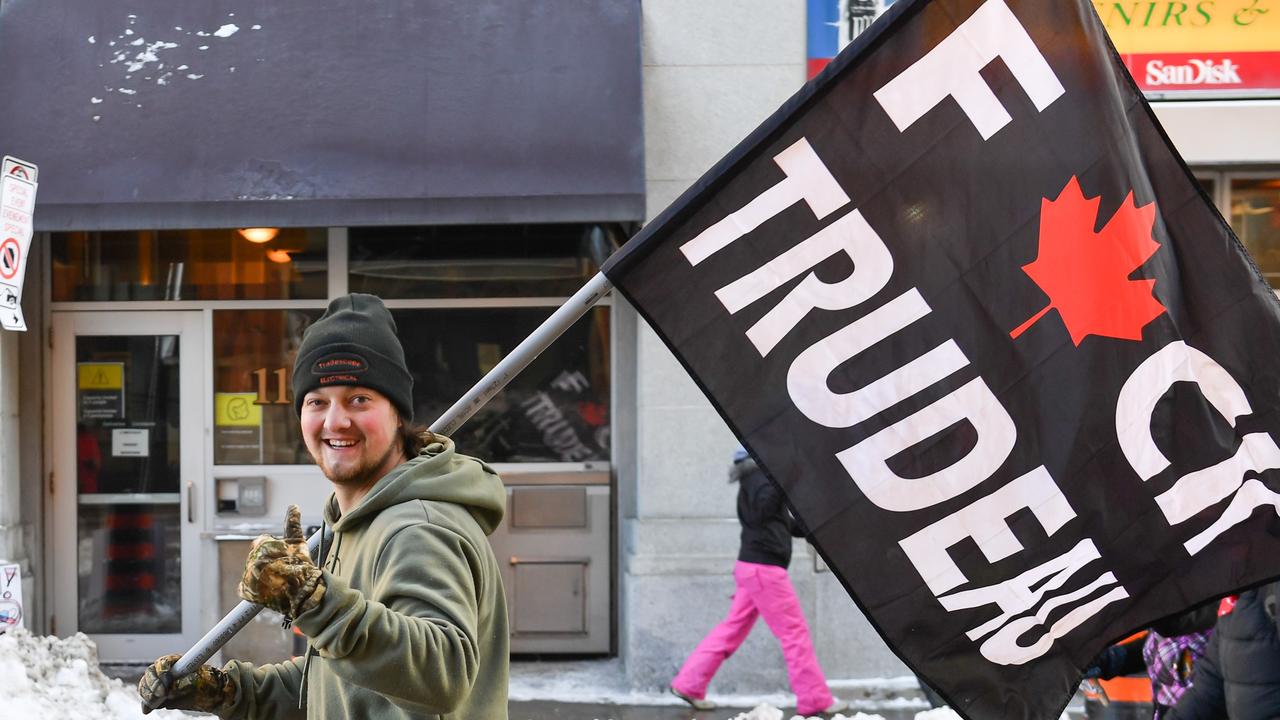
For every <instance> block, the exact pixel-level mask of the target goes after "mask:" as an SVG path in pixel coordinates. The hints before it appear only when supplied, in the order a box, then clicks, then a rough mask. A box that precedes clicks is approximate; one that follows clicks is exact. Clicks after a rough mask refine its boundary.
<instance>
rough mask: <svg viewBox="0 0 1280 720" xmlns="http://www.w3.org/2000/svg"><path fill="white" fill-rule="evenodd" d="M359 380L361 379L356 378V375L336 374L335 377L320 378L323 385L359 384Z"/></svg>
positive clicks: (325, 376)
mask: <svg viewBox="0 0 1280 720" xmlns="http://www.w3.org/2000/svg"><path fill="white" fill-rule="evenodd" d="M359 380H360V378H358V377H356V376H355V375H344V374H334V375H321V376H320V384H321V385H341V384H344V383H348V384H349V383H355V382H359Z"/></svg>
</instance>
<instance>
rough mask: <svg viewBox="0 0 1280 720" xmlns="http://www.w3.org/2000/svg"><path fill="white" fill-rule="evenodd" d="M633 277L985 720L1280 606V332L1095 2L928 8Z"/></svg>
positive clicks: (887, 622)
mask: <svg viewBox="0 0 1280 720" xmlns="http://www.w3.org/2000/svg"><path fill="white" fill-rule="evenodd" d="M604 272H605V273H606V274H607V275H608V277H609V279H610V280H611V281H612V282H613V283H614V285H615V286H616V287H618V288H619V289H620V290H621V291H622V292H623V293H624V294H625V295H626V296H627V298H628V299H629V300H630V301H631V302H632V303H633V304H634V305H635V306H636V307H637V308H638V309H639V311H640V312H641V314H643V316H644V317H645V318H646V319H647V320H648V321H649V323H650V324H651V325H652V327H653V328H654V329H655V330H656V331H657V332H658V334H659V335H660V336H661V337H662V339H663V340H664V341H665V342H666V343H667V345H668V346H669V347H670V348H671V349H672V351H673V352H674V353H675V354H676V355H677V357H678V358H679V359H680V361H681V362H682V363H683V364H684V366H685V368H687V369H688V371H689V372H690V373H691V374H692V375H693V377H694V378H695V379H696V380H697V382H698V383H699V384H700V386H701V387H702V388H703V390H704V391H705V392H706V393H707V395H708V397H710V399H711V401H712V402H713V403H714V404H715V405H716V407H717V409H718V410H719V411H720V413H721V414H722V415H723V417H724V418H725V420H726V421H727V422H728V423H729V425H730V426H731V427H732V429H733V430H734V431H735V432H736V433H737V435H738V437H739V438H741V439H742V440H743V442H744V443H745V445H746V446H747V448H748V449H749V450H750V451H751V453H752V454H753V455H754V456H755V457H756V458H757V459H758V460H759V461H760V463H761V465H762V466H763V467H764V468H765V469H766V472H767V473H768V474H769V476H770V477H771V478H772V480H773V481H774V482H776V483H777V484H778V485H779V486H780V487H781V488H782V489H783V490H784V491H785V493H786V496H787V499H788V501H789V503H790V504H791V506H792V508H793V509H794V510H795V512H796V513H797V515H799V517H800V518H801V519H802V520H803V521H804V523H805V524H806V525H807V526H808V527H809V528H810V529H811V530H812V533H813V534H812V538H811V539H812V540H813V541H814V543H815V545H816V546H817V548H818V549H819V552H820V553H821V554H822V556H823V558H824V559H825V560H826V562H827V563H828V565H829V566H830V567H831V568H832V570H833V571H834V573H835V574H836V576H837V577H838V578H839V579H840V581H841V582H842V583H843V585H844V587H845V588H846V589H847V590H848V592H849V594H850V596H851V597H852V598H853V599H854V600H855V601H856V602H857V604H858V605H859V607H861V609H862V610H863V611H864V612H865V613H866V615H867V616H868V618H869V619H870V620H871V622H872V623H873V624H874V625H875V627H876V628H877V630H878V631H879V632H880V633H881V635H882V636H883V637H884V638H885V640H886V641H887V642H888V643H889V644H890V645H891V646H892V647H893V649H894V650H895V651H896V652H897V653H898V654H899V655H900V656H901V657H902V659H903V660H905V661H906V662H907V663H908V664H909V665H910V666H911V667H912V668H913V669H915V670H916V671H918V672H919V673H920V674H922V675H923V676H924V677H925V678H926V679H927V680H928V681H929V682H930V683H931V684H933V685H934V686H935V687H937V688H938V689H939V690H940V691H941V692H942V694H943V695H944V696H945V697H946V698H947V699H948V700H949V701H950V702H951V704H952V706H953V707H954V708H955V709H957V710H958V711H960V713H961V714H963V715H964V716H966V717H970V718H983V719H984V720H986V719H987V718H1057V717H1058V715H1059V713H1060V712H1061V710H1062V709H1063V708H1064V707H1065V706H1066V704H1067V701H1068V699H1069V698H1070V697H1071V695H1072V693H1073V691H1074V690H1075V688H1076V684H1077V682H1078V681H1079V678H1080V674H1081V670H1082V668H1084V667H1086V666H1087V665H1088V664H1089V662H1090V660H1091V659H1092V658H1093V657H1094V656H1095V655H1096V654H1097V653H1098V652H1099V651H1100V650H1102V649H1103V648H1104V647H1105V645H1106V644H1107V643H1108V642H1109V641H1112V640H1115V639H1117V638H1120V637H1122V636H1124V635H1126V634H1127V633H1128V632H1129V631H1131V630H1132V629H1135V628H1140V627H1143V626H1144V625H1146V624H1149V623H1150V622H1152V621H1154V620H1156V619H1158V618H1161V617H1164V616H1168V615H1171V614H1174V613H1176V612H1178V611H1180V610H1182V609H1184V608H1187V607H1189V606H1192V605H1194V604H1197V603H1200V602H1204V601H1208V600H1211V599H1213V598H1215V597H1217V596H1220V595H1222V594H1224V593H1227V592H1230V591H1233V590H1235V589H1237V588H1242V587H1245V586H1249V585H1252V584H1257V583H1259V582H1262V581H1264V580H1267V579H1269V578H1272V577H1274V576H1276V575H1277V574H1280V521H1278V518H1277V507H1280V495H1277V493H1276V489H1280V472H1277V469H1278V468H1280V448H1278V447H1277V445H1276V440H1275V437H1276V433H1277V431H1280V417H1277V406H1278V405H1280V363H1278V362H1277V360H1276V358H1277V357H1280V305H1278V303H1277V300H1276V296H1275V295H1274V293H1273V292H1272V290H1271V288H1270V287H1268V286H1267V285H1266V283H1265V282H1264V281H1263V280H1262V278H1261V275H1260V273H1259V272H1258V270H1257V268H1256V267H1255V266H1254V265H1253V263H1252V261H1251V260H1250V259H1249V257H1248V256H1247V255H1246V253H1245V252H1244V250H1243V249H1242V247H1241V246H1240V243H1239V241H1238V240H1237V239H1236V238H1235V236H1234V235H1233V234H1232V233H1231V230H1230V229H1229V227H1228V226H1227V225H1226V224H1225V223H1224V221H1223V220H1222V218H1221V216H1220V215H1219V214H1218V213H1217V211H1216V210H1215V209H1214V207H1213V206H1212V204H1211V203H1210V202H1209V200H1208V198H1207V197H1206V196H1205V194H1204V192H1203V191H1202V190H1201V188H1200V187H1199V185H1198V184H1197V182H1196V180H1195V179H1194V178H1193V177H1192V175H1191V174H1190V172H1189V171H1188V170H1187V168H1186V166H1185V165H1184V164H1183V162H1182V161H1181V159H1180V158H1179V157H1178V155H1177V154H1176V153H1175V152H1174V150H1173V148H1172V147H1171V146H1170V143H1169V140H1168V138H1167V137H1166V136H1165V135H1164V132H1163V131H1162V130H1161V128H1160V127H1159V125H1158V124H1157V123H1156V121H1155V119H1154V117H1153V115H1152V112H1151V109H1150V107H1148V105H1147V104H1146V102H1145V100H1144V99H1143V97H1142V95H1141V94H1140V93H1139V92H1138V90H1137V89H1136V87H1135V86H1134V83H1133V82H1132V79H1131V78H1130V77H1129V75H1128V73H1127V72H1126V70H1125V69H1124V66H1123V65H1122V64H1121V62H1120V60H1119V58H1118V56H1117V55H1116V53H1115V51H1114V49H1113V48H1112V47H1111V45H1110V43H1109V41H1108V39H1107V37H1106V35H1105V31H1104V29H1103V27H1102V25H1101V23H1100V22H1099V21H1098V19H1097V17H1096V16H1095V13H1094V10H1093V8H1092V6H1091V4H1090V3H1089V2H1087V1H1086V0H1056V1H1055V2H1045V0H986V1H985V2H981V1H978V0H900V1H899V2H898V3H896V4H895V5H894V6H893V8H892V9H891V10H890V11H889V13H888V14H886V16H884V17H883V18H881V19H880V20H879V21H878V22H876V23H875V25H873V26H872V28H871V29H870V30H868V31H867V32H865V33H863V34H862V35H861V36H859V37H858V38H857V39H856V40H855V41H854V43H853V44H852V45H850V46H849V47H848V48H847V49H846V50H845V51H844V52H843V53H842V54H841V55H840V57H838V58H837V59H836V60H835V62H833V63H832V65H831V66H830V67H828V69H827V70H826V71H824V72H823V73H822V74H821V75H820V76H819V77H817V78H815V79H814V81H812V82H811V83H809V84H808V85H806V86H805V87H804V88H803V89H801V91H800V92H799V93H797V94H796V95H795V96H794V97H793V98H792V99H791V100H789V101H788V102H787V104H786V105H784V106H783V107H782V108H781V109H780V110H779V111H778V112H777V113H775V114H774V115H773V116H772V117H771V118H770V119H769V120H768V121H766V122H765V124H764V125H762V126H761V127H760V128H758V129H757V130H756V131H755V132H754V133H753V134H752V135H751V136H749V137H748V138H747V139H746V140H744V141H743V142H742V143H741V144H740V145H739V146H738V147H737V148H736V149H735V150H734V151H733V152H732V153H731V154H730V155H729V156H728V157H726V158H724V159H723V160H722V161H721V162H720V163H719V164H718V165H717V166H716V167H715V168H713V169H712V170H711V171H710V172H709V173H708V174H707V175H706V176H704V177H703V178H702V179H701V180H700V181H699V182H698V183H697V184H696V185H695V186H694V187H692V188H691V189H690V190H689V191H688V192H686V193H685V194H684V195H683V196H682V197H681V198H680V199H679V200H677V201H676V202H675V203H674V204H673V205H672V206H671V207H670V208H668V209H667V210H666V211H665V212H663V213H662V214H661V215H660V216H658V217H657V218H656V219H655V220H654V221H653V222H651V223H650V224H649V225H648V226H646V227H645V228H644V229H643V230H641V232H640V233H639V234H638V235H637V236H636V237H635V238H633V239H632V240H631V241H630V243H628V244H627V245H626V246H625V247H624V248H623V249H622V250H621V251H620V252H619V253H617V254H616V255H615V256H614V258H613V259H612V260H611V261H610V262H609V263H608V264H607V265H606V267H605V268H604Z"/></svg>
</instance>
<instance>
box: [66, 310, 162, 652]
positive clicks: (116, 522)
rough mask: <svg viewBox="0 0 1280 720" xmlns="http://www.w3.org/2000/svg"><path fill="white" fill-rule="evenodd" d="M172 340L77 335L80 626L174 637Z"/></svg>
mask: <svg viewBox="0 0 1280 720" xmlns="http://www.w3.org/2000/svg"><path fill="white" fill-rule="evenodd" d="M179 342H180V339H179V338H178V337H176V336H173V335H131V336H124V335H111V336H89V335H81V336H79V337H77V338H76V341H75V343H76V368H75V373H76V376H75V378H74V382H75V388H76V410H75V412H76V491H77V496H76V515H77V523H76V525H77V528H76V541H77V542H76V548H77V553H76V569H77V573H76V574H77V577H78V583H77V588H78V596H77V597H78V599H79V602H78V626H79V628H80V629H81V630H82V631H84V632H89V633H130V634H133V633H174V632H179V631H180V630H181V627H182V607H181V602H180V595H181V592H180V591H181V587H182V571H181V564H180V562H179V558H180V557H181V554H180V547H179V545H180V534H181V533H180V528H181V525H180V520H179V509H180V502H181V499H180V496H179V494H178V492H179V484H180V480H181V476H180V471H179V461H180V458H181V456H182V448H181V446H180V439H181V432H179V427H178V421H179V418H180V417H181V407H180V405H179V388H178V377H179V367H178V358H179Z"/></svg>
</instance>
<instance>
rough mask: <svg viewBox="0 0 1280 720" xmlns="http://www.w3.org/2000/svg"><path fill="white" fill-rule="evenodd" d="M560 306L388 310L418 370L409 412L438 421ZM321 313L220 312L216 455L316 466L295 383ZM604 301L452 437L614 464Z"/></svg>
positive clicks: (526, 457) (467, 444)
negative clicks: (305, 339) (304, 342)
mask: <svg viewBox="0 0 1280 720" xmlns="http://www.w3.org/2000/svg"><path fill="white" fill-rule="evenodd" d="M553 309H554V308H549V307H542V308H467V309H434V308H433V309H398V310H393V311H392V316H393V317H394V318H395V321H396V326H397V328H398V330H399V335H400V341H401V343H402V344H403V345H404V350H405V360H406V363H407V364H408V366H409V372H410V373H412V375H413V397H414V416H415V417H414V419H415V421H416V422H418V423H419V424H422V425H429V424H431V423H432V422H434V421H435V420H437V419H438V418H439V417H440V416H441V415H442V414H443V413H444V412H445V410H447V409H448V408H449V407H450V406H451V405H453V403H454V402H455V401H456V400H457V399H458V398H460V397H462V395H463V393H465V392H466V391H467V390H470V389H471V387H472V386H473V385H475V384H476V383H477V382H478V381H479V380H480V378H482V377H483V376H484V374H485V373H487V372H488V371H489V370H491V369H492V368H493V366H494V365H496V364H497V363H498V361H499V360H501V359H502V358H503V357H505V356H506V354H507V353H509V352H511V350H512V349H513V348H514V347H515V346H516V345H517V344H519V342H520V341H521V340H523V339H524V338H525V337H526V336H528V335H529V333H531V332H533V330H534V328H536V327H537V326H538V325H539V324H540V323H541V322H542V321H543V320H545V319H546V318H547V317H548V316H549V315H550V314H551V312H552V310H553ZM320 315H321V311H320V310H218V311H216V312H214V314H213V338H214V340H213V341H214V353H213V357H214V397H213V407H214V421H213V425H214V443H213V446H214V462H215V463H216V464H218V465H294V464H310V463H311V457H310V456H309V455H308V454H307V450H306V447H305V445H304V444H303V442H302V436H301V435H300V433H299V431H298V417H297V415H296V414H295V412H294V410H293V395H292V393H291V391H290V383H291V382H292V375H291V373H292V372H293V361H294V358H295V356H296V354H297V348H298V344H299V343H300V342H301V339H302V332H303V330H305V329H306V328H307V326H309V325H310V324H311V323H312V322H315V320H316V319H318V318H319V317H320ZM609 392H610V384H609V309H608V308H596V309H594V310H592V311H591V312H589V313H588V314H587V315H586V316H585V317H584V318H583V319H582V320H579V321H578V322H577V323H576V324H574V325H573V326H572V327H570V328H569V330H567V331H566V332H565V333H564V334H563V335H561V336H560V338H559V339H557V340H556V342H555V343H553V344H552V345H551V347H549V348H548V349H547V350H546V351H544V352H543V353H542V355H540V356H539V357H538V359H537V360H535V361H534V362H533V363H532V364H531V365H530V366H529V367H528V368H526V369H525V370H524V371H523V372H521V373H520V374H519V375H518V376H516V378H515V379H514V380H512V381H511V383H510V384H509V385H507V387H506V388H505V389H504V390H503V391H502V392H500V393H499V394H498V395H497V397H495V398H494V399H493V400H490V401H489V402H488V403H487V404H486V405H485V406H484V407H483V408H481V409H480V411H479V412H477V413H476V414H475V415H474V416H473V417H472V418H471V419H470V420H468V421H467V423H466V424H465V425H463V426H462V428H460V429H459V430H458V431H457V432H456V433H455V434H454V440H455V441H456V442H457V445H458V448H459V449H460V450H461V451H462V452H464V453H467V454H468V455H477V456H480V457H483V458H485V459H486V460H488V461H491V462H586V461H608V459H609V447H610V438H609V432H610V415H609Z"/></svg>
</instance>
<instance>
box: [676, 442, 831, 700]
mask: <svg viewBox="0 0 1280 720" xmlns="http://www.w3.org/2000/svg"><path fill="white" fill-rule="evenodd" d="M729 479H730V482H733V481H737V482H738V520H739V521H740V522H741V523H742V544H741V547H740V549H739V551H738V562H737V563H736V564H735V565H734V566H733V581H734V584H735V585H736V590H735V592H734V594H733V604H732V605H731V606H730V607H729V614H728V616H726V617H725V619H724V620H722V621H720V624H719V625H716V626H715V628H713V629H712V630H711V632H710V633H708V634H707V636H706V637H705V638H703V639H702V642H700V643H698V647H697V648H696V649H694V651H693V653H692V654H691V655H689V658H688V659H687V660H685V661H684V665H683V666H682V667H681V668H680V672H679V673H677V674H676V676H675V679H673V680H672V681H671V692H673V693H675V694H676V696H678V697H680V698H681V699H683V700H684V701H685V702H687V703H689V704H690V705H692V706H693V707H694V708H696V709H699V710H709V709H711V708H713V707H715V704H714V703H712V702H710V701H708V700H706V696H707V685H708V684H710V682H711V678H712V677H714V676H715V674H716V670H718V669H719V668H720V664H721V663H723V662H724V661H725V660H727V659H728V658H729V656H730V655H732V654H733V653H734V651H735V650H737V649H738V647H739V646H740V645H742V642H743V641H744V640H746V639H747V635H748V634H749V633H750V632H751V628H752V627H753V626H754V625H755V624H756V618H758V617H759V618H764V622H765V625H767V626H768V627H769V630H771V631H772V632H773V634H774V636H775V637H777V638H778V642H780V643H781V644H782V656H783V658H784V659H785V660H786V663H787V678H788V679H789V680H790V681H791V690H792V692H794V693H795V694H796V712H797V713H799V714H801V715H805V716H809V715H830V714H832V713H835V712H839V711H840V710H844V709H846V708H848V703H845V702H844V701H841V700H837V699H836V698H834V697H832V696H831V690H830V689H829V688H828V687H827V679H826V677H825V676H824V675H823V674H822V667H821V666H819V665H818V658H817V657H816V656H815V655H814V654H813V641H812V640H811V639H810V637H809V625H808V623H806V622H805V619H804V611H803V610H802V609H801V607H800V601H799V600H798V599H797V598H796V591H795V588H793V587H792V586H791V579H790V578H789V577H788V576H787V566H788V565H789V564H790V563H791V538H792V537H803V536H804V531H803V528H802V527H801V526H800V524H799V523H798V522H796V521H795V519H794V518H792V517H791V514H790V512H788V510H787V508H786V505H785V504H784V503H783V500H782V493H781V492H780V491H779V490H778V488H777V487H776V486H775V485H774V484H773V483H772V482H770V481H769V479H768V478H767V477H765V475H764V473H763V472H761V470H760V468H759V467H758V466H757V465H756V463H755V460H753V459H751V457H750V456H748V455H747V452H746V450H744V449H743V448H742V447H739V448H738V450H737V452H735V453H734V463H733V470H732V471H731V472H730V476H729Z"/></svg>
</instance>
